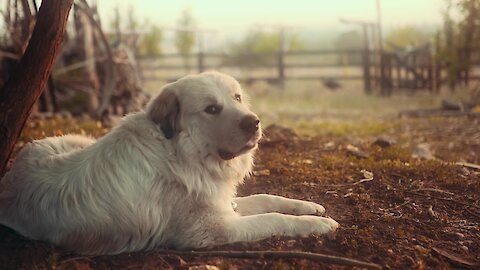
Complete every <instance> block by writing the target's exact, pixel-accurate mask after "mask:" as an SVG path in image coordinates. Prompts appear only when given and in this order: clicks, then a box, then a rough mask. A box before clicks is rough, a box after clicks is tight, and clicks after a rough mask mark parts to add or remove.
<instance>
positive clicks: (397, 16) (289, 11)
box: [97, 0, 444, 31]
mask: <svg viewBox="0 0 480 270" xmlns="http://www.w3.org/2000/svg"><path fill="white" fill-rule="evenodd" d="M97 3H98V6H99V11H100V13H101V15H102V17H105V16H107V17H111V16H112V14H113V12H112V10H113V9H114V7H115V6H119V7H120V9H121V10H123V11H126V10H127V9H128V7H129V6H132V7H133V8H134V11H135V14H136V15H137V16H138V17H140V18H144V19H148V20H149V21H151V22H154V23H157V24H159V25H161V26H173V25H174V24H175V22H176V19H177V18H178V15H179V14H180V12H181V11H182V9H185V8H190V9H191V10H192V12H193V14H194V16H195V18H196V19H197V21H198V23H199V25H200V26H201V27H207V28H215V29H219V30H221V31H222V30H224V29H235V30H237V29H243V28H247V27H250V26H252V25H254V24H285V25H293V26H297V27H308V28H310V27H312V28H313V27H316V28H318V27H326V28H327V27H335V26H337V25H339V22H338V21H339V20H338V18H339V17H348V18H357V19H364V20H374V19H375V0H241V1H233V0H170V1H162V0H97ZM443 3H444V1H443V0H381V6H382V17H383V23H384V26H385V27H387V28H388V27H391V26H398V25H405V24H416V25H424V24H428V25H431V24H439V23H440V22H441V14H440V10H441V7H442V6H443ZM104 20H105V19H104Z"/></svg>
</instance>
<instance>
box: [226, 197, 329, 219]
mask: <svg viewBox="0 0 480 270" xmlns="http://www.w3.org/2000/svg"><path fill="white" fill-rule="evenodd" d="M233 201H234V202H235V203H236V204H237V208H236V211H237V212H238V213H239V214H240V215H242V216H248V215H256V214H262V213H271V212H278V213H283V214H292V215H314V214H323V213H325V208H324V207H323V206H321V205H319V204H316V203H313V202H307V201H301V200H294V199H288V198H284V197H281V196H275V195H268V194H255V195H251V196H247V197H237V198H234V199H233Z"/></svg>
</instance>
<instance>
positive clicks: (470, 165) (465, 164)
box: [455, 162, 480, 170]
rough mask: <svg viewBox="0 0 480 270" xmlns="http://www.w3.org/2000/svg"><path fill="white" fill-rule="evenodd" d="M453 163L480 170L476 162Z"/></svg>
mask: <svg viewBox="0 0 480 270" xmlns="http://www.w3.org/2000/svg"><path fill="white" fill-rule="evenodd" d="M455 165H459V166H462V167H467V168H470V169H476V170H480V165H478V164H473V163H468V162H455Z"/></svg>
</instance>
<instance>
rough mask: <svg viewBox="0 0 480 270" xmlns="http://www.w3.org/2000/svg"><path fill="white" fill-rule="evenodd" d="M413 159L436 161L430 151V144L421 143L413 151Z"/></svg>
mask: <svg viewBox="0 0 480 270" xmlns="http://www.w3.org/2000/svg"><path fill="white" fill-rule="evenodd" d="M412 156H413V157H416V158H423V159H427V160H431V159H435V156H434V155H433V153H432V150H431V149H430V144H428V143H420V144H417V146H415V149H413V155H412Z"/></svg>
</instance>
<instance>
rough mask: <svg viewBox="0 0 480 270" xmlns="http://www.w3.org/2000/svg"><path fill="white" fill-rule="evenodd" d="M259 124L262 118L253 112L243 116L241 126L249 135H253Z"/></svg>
mask: <svg viewBox="0 0 480 270" xmlns="http://www.w3.org/2000/svg"><path fill="white" fill-rule="evenodd" d="M259 125H260V120H259V119H258V117H256V116H255V115H253V114H250V115H247V116H245V117H243V119H242V121H241V122H240V128H241V129H242V130H243V132H245V134H246V135H247V136H252V135H253V134H254V133H255V132H257V130H258V127H259Z"/></svg>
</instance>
